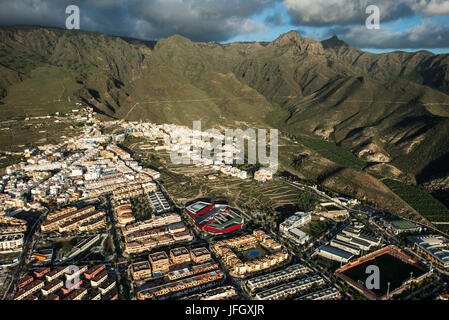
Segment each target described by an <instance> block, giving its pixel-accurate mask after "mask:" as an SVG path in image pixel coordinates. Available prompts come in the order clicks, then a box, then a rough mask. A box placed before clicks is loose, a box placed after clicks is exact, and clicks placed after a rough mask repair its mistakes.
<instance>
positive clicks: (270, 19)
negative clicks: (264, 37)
mask: <svg viewBox="0 0 449 320" xmlns="http://www.w3.org/2000/svg"><path fill="white" fill-rule="evenodd" d="M265 23H266V24H269V25H274V26H280V25H283V24H284V19H283V18H282V15H281V14H280V13H279V12H275V13H274V14H272V15H269V16H267V17H266V18H265Z"/></svg>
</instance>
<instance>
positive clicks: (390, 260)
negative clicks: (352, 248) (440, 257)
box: [342, 253, 426, 298]
mask: <svg viewBox="0 0 449 320" xmlns="http://www.w3.org/2000/svg"><path fill="white" fill-rule="evenodd" d="M369 265H375V266H378V267H379V271H380V281H379V282H380V289H372V290H371V291H373V292H374V293H375V295H376V297H377V298H381V297H383V296H385V295H386V294H387V291H388V282H390V293H391V292H393V291H394V290H396V289H398V288H399V287H400V286H401V285H402V284H403V283H404V282H406V281H408V280H410V278H411V277H413V278H415V279H416V278H418V277H420V276H422V275H423V274H424V273H426V271H425V270H424V269H420V268H418V267H416V266H414V265H412V264H408V263H406V262H404V261H402V260H401V259H399V258H396V257H394V256H392V255H390V254H388V253H386V254H382V255H380V256H378V257H376V258H374V259H372V260H369V261H365V262H363V263H361V264H359V265H356V266H354V267H352V268H349V269H347V270H345V271H343V272H342V274H343V275H344V276H346V277H348V278H350V279H352V280H353V281H354V282H357V283H359V284H362V285H363V286H364V287H365V281H366V279H367V277H368V276H369V275H370V273H369V274H367V273H366V268H367V267H368V266H369Z"/></svg>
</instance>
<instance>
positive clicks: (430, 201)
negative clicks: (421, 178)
mask: <svg viewBox="0 0 449 320" xmlns="http://www.w3.org/2000/svg"><path fill="white" fill-rule="evenodd" d="M382 182H383V183H384V184H385V185H387V186H388V187H389V188H390V189H391V190H392V191H393V192H394V193H396V194H397V195H398V196H400V197H401V198H402V199H403V200H404V201H406V202H407V203H408V204H409V205H410V206H411V207H413V208H414V209H415V210H416V211H418V212H419V213H420V214H422V215H423V216H424V217H425V218H427V219H428V220H429V221H431V222H447V221H449V210H448V208H446V207H445V206H444V205H443V204H442V203H441V202H440V201H438V200H437V199H435V198H434V197H432V196H431V195H430V194H428V193H427V192H426V191H425V190H423V189H421V188H418V187H414V186H409V185H407V184H405V183H402V182H399V181H397V180H391V179H385V180H382Z"/></svg>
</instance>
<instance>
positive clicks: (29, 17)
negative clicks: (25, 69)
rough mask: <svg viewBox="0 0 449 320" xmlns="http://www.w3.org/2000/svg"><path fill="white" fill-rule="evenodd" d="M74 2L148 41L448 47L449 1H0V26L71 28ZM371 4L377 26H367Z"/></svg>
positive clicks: (90, 19) (94, 23)
mask: <svg viewBox="0 0 449 320" xmlns="http://www.w3.org/2000/svg"><path fill="white" fill-rule="evenodd" d="M68 5H77V6H78V7H79V9H80V28H81V29H82V30H90V31H99V32H103V33H106V34H110V35H117V36H126V37H133V38H138V39H144V40H158V39H161V38H166V37H169V36H171V35H174V34H180V35H182V36H185V37H187V38H189V39H191V40H193V41H214V42H220V43H229V42H234V41H272V40H274V39H276V38H277V37H279V35H281V34H283V33H286V32H288V31H290V30H295V31H297V32H298V33H299V34H300V35H302V36H305V37H309V38H313V39H315V40H320V41H321V40H325V39H328V38H330V37H332V36H333V35H336V36H338V38H340V39H341V40H343V41H345V42H346V43H348V44H349V45H352V46H354V47H357V48H361V49H363V50H367V51H371V52H375V53H382V52H388V51H393V50H405V51H417V50H428V51H431V52H434V53H449V0H128V1H125V0H13V1H12V0H0V8H1V10H0V25H2V26H5V25H40V26H49V27H60V28H65V21H66V19H67V17H68V14H66V13H65V11H66V7H67V6H68ZM369 6H376V8H378V13H379V25H378V27H379V28H378V29H373V28H368V27H367V25H366V21H367V19H368V20H369V22H372V21H375V20H372V19H370V17H372V13H373V11H368V13H367V8H368V7H369ZM370 8H371V7H370ZM368 25H371V24H368Z"/></svg>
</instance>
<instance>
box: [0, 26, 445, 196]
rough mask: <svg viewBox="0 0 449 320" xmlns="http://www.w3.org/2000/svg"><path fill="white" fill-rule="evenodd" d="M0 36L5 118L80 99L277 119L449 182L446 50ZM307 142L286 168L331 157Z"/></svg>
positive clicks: (402, 171) (288, 39)
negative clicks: (377, 51)
mask: <svg viewBox="0 0 449 320" xmlns="http://www.w3.org/2000/svg"><path fill="white" fill-rule="evenodd" d="M0 40H1V41H0V98H1V100H0V104H1V105H0V119H2V120H5V119H14V118H15V119H20V118H23V117H25V116H30V115H38V114H47V113H49V112H56V111H65V110H69V109H72V108H73V101H82V102H84V103H86V104H88V105H90V106H91V107H93V108H94V109H95V110H96V111H97V112H99V113H101V114H103V115H104V116H105V117H107V118H111V119H127V120H147V121H152V122H159V123H161V122H168V123H178V124H185V125H189V126H191V125H192V121H193V120H200V119H201V120H202V121H203V124H204V125H205V126H209V127H210V126H221V125H230V126H241V125H244V126H269V127H273V128H279V129H280V130H281V132H283V133H284V134H285V135H286V137H288V138H289V139H293V140H295V139H297V140H298V141H299V142H301V139H303V140H302V141H306V140H307V139H312V140H314V141H315V140H317V141H325V142H327V143H329V144H332V145H333V146H334V147H337V148H340V149H342V150H344V151H345V152H348V153H351V154H352V155H354V156H355V157H356V158H357V159H359V160H360V161H361V163H363V165H361V167H360V168H358V170H359V171H360V170H363V172H370V173H371V174H375V175H380V176H384V177H390V178H394V179H399V180H401V181H404V182H406V183H409V184H420V185H425V186H427V187H428V188H430V189H432V188H433V189H442V190H447V189H449V178H448V176H449V167H448V166H447V163H448V160H449V55H448V54H440V55H435V54H433V53H430V52H427V51H418V52H400V51H397V52H391V53H383V54H373V53H369V52H364V51H362V50H359V49H357V48H353V47H351V46H349V45H348V44H346V43H345V42H344V41H342V40H340V39H338V38H337V37H336V36H334V37H332V38H330V39H327V40H324V41H321V42H320V41H316V40H313V39H310V38H306V37H302V36H301V35H299V34H298V33H297V32H295V31H291V32H288V33H286V34H283V35H281V36H279V37H278V38H277V39H276V40H274V41H272V42H236V43H229V44H219V43H214V42H192V41H190V40H189V39H187V38H184V37H181V36H177V35H175V36H172V37H169V38H166V39H161V40H158V41H141V40H137V39H128V38H121V37H113V36H108V35H105V34H101V33H97V32H88V31H73V30H63V29H55V28H44V27H31V26H27V27H24V26H20V27H4V28H0ZM304 139H306V140H304ZM302 146H303V147H304V148H303V149H301V148H299V149H298V150H296V151H292V152H291V154H290V155H291V157H290V158H289V160H287V163H286V167H289V169H291V170H293V171H295V173H298V174H301V173H302V175H306V176H307V174H306V173H307V166H306V165H302V164H300V162H301V161H298V159H303V158H304V157H306V158H307V157H309V158H311V157H313V156H318V157H323V158H326V157H325V155H324V156H323V153H321V154H319V152H318V154H317V153H316V151H317V150H316V149H315V150H313V148H310V147H308V146H307V144H302ZM352 155H351V156H352ZM327 160H332V159H329V158H328V159H327ZM298 163H299V164H298ZM353 169H354V168H353ZM354 170H355V169H354ZM301 171H302V172H301ZM309 171H310V170H309ZM312 171H313V170H312ZM337 171H339V172H341V170H337ZM310 172H311V171H310ZM310 172H309V173H310ZM329 174H330V175H332V173H329ZM352 174H353V173H352ZM319 176H323V172H318V171H317V172H316V175H315V177H314V178H315V179H316V178H317V177H319ZM328 178H329V176H326V177H325V178H324V180H325V179H328ZM362 184H363V183H362ZM352 191H354V190H352Z"/></svg>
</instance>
